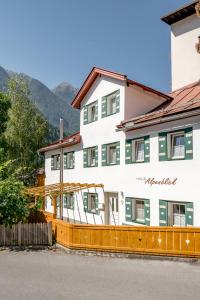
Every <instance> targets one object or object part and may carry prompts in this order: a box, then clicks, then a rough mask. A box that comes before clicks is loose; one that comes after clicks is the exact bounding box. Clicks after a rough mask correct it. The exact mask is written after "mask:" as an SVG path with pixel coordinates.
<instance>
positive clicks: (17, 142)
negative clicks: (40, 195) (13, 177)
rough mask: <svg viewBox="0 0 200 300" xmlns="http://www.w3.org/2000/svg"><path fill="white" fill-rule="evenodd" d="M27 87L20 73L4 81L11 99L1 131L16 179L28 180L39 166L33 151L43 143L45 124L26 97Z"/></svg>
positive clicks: (46, 125)
mask: <svg viewBox="0 0 200 300" xmlns="http://www.w3.org/2000/svg"><path fill="white" fill-rule="evenodd" d="M29 95H30V92H29V89H28V86H27V83H26V81H25V79H24V78H23V76H20V75H15V76H13V77H12V78H11V79H10V80H9V82H8V97H9V98H10V99H11V109H10V110H9V120H8V122H7V128H6V132H5V136H6V141H7V143H8V146H9V155H10V159H16V165H17V168H18V170H17V171H16V174H18V176H19V177H18V178H19V179H20V180H22V181H23V182H24V183H25V184H29V183H30V178H29V177H32V175H33V173H34V170H35V169H36V168H38V167H39V166H41V162H42V160H41V157H40V156H39V155H38V154H37V150H38V149H39V148H40V147H42V146H43V145H44V144H46V142H47V137H48V131H49V125H48V122H47V121H46V120H45V119H44V117H43V115H42V114H41V113H40V112H39V110H38V109H37V108H36V106H35V105H34V104H33V103H32V102H31V101H30V100H29Z"/></svg>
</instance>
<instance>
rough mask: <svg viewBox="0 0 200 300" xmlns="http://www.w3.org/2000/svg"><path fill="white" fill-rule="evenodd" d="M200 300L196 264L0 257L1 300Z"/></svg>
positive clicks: (47, 254)
mask: <svg viewBox="0 0 200 300" xmlns="http://www.w3.org/2000/svg"><path fill="white" fill-rule="evenodd" d="M18 299H19V300H24V299H26V300H29V299H31V300H32V299H34V300H40V299H42V300H44V299H48V300H51V299H53V300H54V299H55V300H59V299H69V300H77V299H80V300H83V299H84V300H85V299H92V300H100V299H102V300H107V299H108V300H118V299H120V300H129V299H131V300H132V299H134V300H135V299H159V300H162V299H170V300H172V299H176V300H177V299H181V300H183V299H187V300H188V299H190V300H191V299H200V263H183V262H173V261H153V260H142V259H126V258H110V257H95V256H82V255H70V254H66V253H64V252H62V251H56V252H53V251H48V250H44V251H35V252H27V251H21V252H15V251H13V252H9V251H0V300H18Z"/></svg>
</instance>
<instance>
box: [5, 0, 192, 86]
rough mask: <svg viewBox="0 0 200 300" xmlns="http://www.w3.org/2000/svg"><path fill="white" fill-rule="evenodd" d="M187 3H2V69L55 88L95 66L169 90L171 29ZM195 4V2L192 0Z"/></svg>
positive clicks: (95, 0) (83, 0)
mask: <svg viewBox="0 0 200 300" xmlns="http://www.w3.org/2000/svg"><path fill="white" fill-rule="evenodd" d="M187 2H189V1H187V0H176V1H174V0H150V1H148V0H144V1H138V0H137V1H136V0H126V1H125V0H14V1H13V0H0V9H1V18H0V65H1V66H2V67H4V68H6V69H10V70H13V71H17V72H23V73H26V74H28V75H30V76H32V77H34V78H37V79H39V80H41V81H42V82H43V83H45V84H46V85H47V86H48V87H50V88H53V87H55V86H56V85H57V84H59V83H60V82H62V81H68V82H70V83H71V84H73V85H74V86H75V87H80V86H81V84H82V82H83V80H84V79H85V77H86V76H87V74H88V72H89V71H90V70H91V68H92V67H93V66H99V67H102V68H106V69H110V70H113V71H117V72H121V73H123V74H127V75H128V76H129V78H131V79H133V80H136V81H139V82H142V83H144V84H147V85H150V86H152V87H154V88H157V89H159V90H162V91H169V90H170V84H171V75H170V28H169V26H168V25H167V24H165V23H163V22H161V21H160V17H161V16H162V15H164V14H167V13H168V12H171V11H173V10H175V9H177V8H179V7H180V6H182V5H184V4H187ZM190 2H191V1H190Z"/></svg>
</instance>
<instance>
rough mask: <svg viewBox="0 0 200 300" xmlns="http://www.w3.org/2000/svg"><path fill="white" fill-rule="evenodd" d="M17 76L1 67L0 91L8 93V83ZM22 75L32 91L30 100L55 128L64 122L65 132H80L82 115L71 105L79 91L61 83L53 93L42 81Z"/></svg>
mask: <svg viewBox="0 0 200 300" xmlns="http://www.w3.org/2000/svg"><path fill="white" fill-rule="evenodd" d="M14 74H17V73H15V72H13V71H6V70H5V69H4V68H2V67H0V90H1V91H6V85H7V81H8V79H9V78H10V76H12V75H14ZM20 75H22V76H23V77H24V78H25V80H26V81H27V83H28V87H29V89H30V100H31V101H33V102H34V103H35V104H36V106H37V107H38V109H39V110H40V111H41V112H42V113H43V115H44V116H45V118H46V119H47V120H48V122H49V123H50V124H51V125H53V127H56V128H59V120H60V118H63V120H64V131H65V132H66V133H68V134H71V133H74V132H76V131H78V130H79V124H80V122H79V120H80V113H79V111H78V110H76V109H74V108H72V107H71V105H70V103H71V101H72V99H73V97H74V96H75V94H76V92H77V89H76V88H74V87H73V86H72V85H70V84H69V83H66V82H64V83H61V84H59V85H58V86H57V87H56V88H55V89H53V90H52V91H51V90H50V89H49V88H48V87H47V86H46V85H44V84H43V83H42V82H41V81H39V80H37V79H35V78H32V77H30V76H28V75H26V74H20Z"/></svg>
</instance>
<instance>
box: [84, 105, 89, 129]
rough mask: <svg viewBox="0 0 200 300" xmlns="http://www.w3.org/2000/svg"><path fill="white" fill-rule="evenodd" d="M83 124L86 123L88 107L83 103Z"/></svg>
mask: <svg viewBox="0 0 200 300" xmlns="http://www.w3.org/2000/svg"><path fill="white" fill-rule="evenodd" d="M83 124H84V125H85V124H88V107H87V105H85V106H84V107H83Z"/></svg>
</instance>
